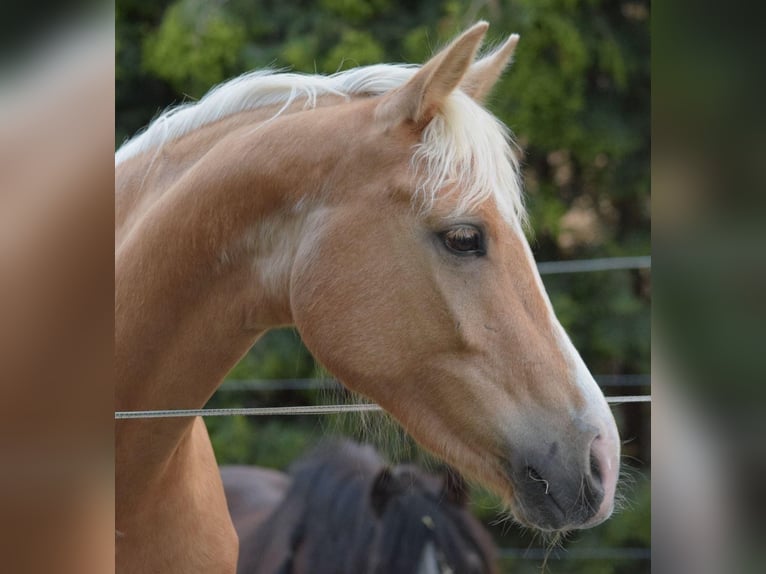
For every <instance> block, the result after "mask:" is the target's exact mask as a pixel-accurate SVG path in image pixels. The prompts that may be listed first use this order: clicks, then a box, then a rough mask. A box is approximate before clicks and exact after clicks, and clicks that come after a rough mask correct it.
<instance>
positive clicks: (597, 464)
mask: <svg viewBox="0 0 766 574" xmlns="http://www.w3.org/2000/svg"><path fill="white" fill-rule="evenodd" d="M600 440H601V435H598V436H596V438H595V439H593V442H592V443H591V447H590V479H591V481H592V482H593V484H594V485H595V486H598V487H602V486H603V479H604V477H603V474H602V469H601V461H600V460H599V458H598V455H597V454H596V448H595V447H596V444H597V443H598V441H600Z"/></svg>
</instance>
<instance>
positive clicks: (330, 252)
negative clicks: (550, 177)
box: [115, 22, 619, 573]
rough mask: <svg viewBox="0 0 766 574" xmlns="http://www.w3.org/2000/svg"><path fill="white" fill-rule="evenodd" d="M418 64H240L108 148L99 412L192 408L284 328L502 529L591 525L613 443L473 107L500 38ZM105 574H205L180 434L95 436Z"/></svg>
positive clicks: (216, 513) (518, 202) (607, 494)
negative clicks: (111, 553) (112, 238)
mask: <svg viewBox="0 0 766 574" xmlns="http://www.w3.org/2000/svg"><path fill="white" fill-rule="evenodd" d="M486 29H487V24H486V23H484V22H482V23H478V24H476V25H474V26H473V27H472V28H470V29H469V30H467V31H466V32H464V33H463V34H462V35H460V36H459V37H458V38H457V39H455V40H454V41H453V42H452V43H451V44H449V45H448V46H447V47H446V48H445V49H444V50H442V51H441V52H440V53H439V54H437V55H436V56H435V57H433V58H432V59H431V60H429V61H428V62H427V63H426V64H424V65H423V66H422V67H420V68H417V67H409V66H392V65H379V66H371V67H367V68H359V69H354V70H350V71H348V72H344V73H340V74H337V75H335V76H331V77H318V76H303V75H297V74H272V73H255V74H249V75H245V76H243V77H240V78H238V79H235V80H232V81H230V82H228V83H225V84H223V85H221V86H219V87H217V88H216V89H214V90H213V91H211V92H210V93H209V94H208V95H207V96H205V97H204V98H203V99H202V100H200V102H198V103H196V104H192V105H188V106H184V107H180V108H177V109H175V110H172V111H170V112H167V113H166V114H165V115H163V116H160V117H159V118H158V119H157V120H156V121H155V122H154V123H153V124H151V125H150V126H149V128H148V129H147V130H146V131H145V132H144V133H143V134H141V135H139V136H137V137H136V138H134V139H133V140H131V141H129V142H128V143H126V144H125V145H124V146H123V147H122V148H121V149H120V150H119V151H118V153H117V156H116V163H117V168H116V193H117V198H116V210H117V213H116V221H117V229H116V248H115V249H116V251H115V258H116V261H115V267H116V269H115V273H116V277H115V322H116V335H115V336H116V351H115V368H116V379H117V380H116V393H115V400H116V406H117V408H118V409H120V410H136V409H164V408H198V407H201V406H202V405H204V404H205V402H206V401H207V400H208V399H209V398H210V396H211V394H212V393H213V392H214V391H215V389H216V387H218V385H219V384H220V383H221V381H222V380H223V378H224V376H225V375H226V373H227V372H228V371H229V369H231V368H232V367H233V366H234V365H235V364H236V362H237V361H238V360H239V359H240V357H242V355H243V354H244V353H245V352H247V350H248V349H249V348H250V347H251V346H252V345H253V342H254V341H255V340H256V339H258V337H259V336H260V335H261V334H262V333H264V331H266V330H268V329H269V328H271V327H275V326H279V325H288V324H293V325H295V326H296V327H297V329H298V331H299V332H300V334H301V336H302V337H303V340H304V342H305V344H306V346H307V347H308V348H309V350H310V351H311V352H312V353H313V354H314V356H315V357H316V358H317V359H318V360H319V361H321V362H322V363H323V364H324V366H325V367H326V368H327V369H328V370H329V371H330V372H332V373H333V374H334V375H335V376H337V377H338V378H339V379H340V380H341V381H342V382H343V383H344V384H345V385H346V386H347V387H349V388H350V389H352V390H354V391H357V392H359V393H361V394H363V395H365V396H368V397H370V398H372V399H373V400H375V401H377V402H378V403H379V404H380V405H381V406H382V407H383V408H384V409H386V410H387V411H388V412H389V413H391V414H392V415H393V416H394V418H396V419H397V420H398V421H399V422H400V423H401V424H402V425H403V426H404V428H405V429H406V430H407V431H408V432H409V433H410V434H411V435H412V436H413V437H414V438H415V439H416V440H417V441H419V442H420V443H421V444H422V445H424V446H425V447H426V448H427V449H429V450H431V451H432V452H434V453H435V454H437V455H439V456H440V457H442V458H443V459H444V460H446V461H447V462H448V463H449V464H451V465H452V466H454V467H456V468H457V469H459V470H460V471H461V472H462V473H464V474H466V475H468V476H470V477H473V478H475V479H477V480H478V481H480V482H482V483H483V484H485V485H487V486H488V487H490V488H492V489H493V490H494V491H495V492H497V493H498V494H500V495H501V496H502V497H503V498H504V500H505V501H506V502H507V504H508V505H509V507H510V510H511V511H512V513H513V515H514V516H515V517H516V519H517V520H518V521H519V522H521V523H523V524H526V525H529V526H532V527H538V528H541V529H545V530H566V529H573V528H587V527H590V526H593V525H595V524H598V523H600V522H601V521H603V520H605V519H606V518H607V517H608V516H609V515H610V513H611V512H612V507H613V499H614V492H615V485H616V482H617V474H618V464H619V439H618V433H617V428H616V425H615V422H614V418H613V416H612V413H611V411H610V409H609V407H608V405H607V403H606V400H605V398H604V396H603V394H602V393H601V391H600V389H599V387H598V386H597V385H596V383H595V381H594V380H593V377H592V376H591V375H590V373H589V372H588V370H587V368H586V367H585V365H584V363H583V361H582V359H581V358H580V356H579V355H578V353H577V351H576V350H575V349H574V347H573V345H572V344H571V342H570V340H569V338H568V337H567V336H566V334H565V333H564V331H563V329H562V327H561V326H560V324H559V322H558V321H557V320H556V318H555V316H554V313H553V310H552V308H551V305H550V302H549V300H548V298H547V296H546V294H545V291H544V289H543V286H542V282H541V281H540V277H539V275H538V273H537V271H536V267H535V263H534V260H533V258H532V255H531V251H530V249H529V245H528V243H527V241H526V239H525V237H524V233H523V219H524V214H523V206H522V199H521V188H520V183H519V175H518V168H517V165H516V162H515V159H514V156H513V154H512V152H511V147H510V143H509V138H508V133H507V130H506V129H505V128H504V127H503V126H502V125H501V124H500V123H499V122H498V120H497V119H495V118H494V117H493V116H492V115H490V114H489V113H488V112H487V111H486V110H485V109H484V108H483V107H482V106H481V104H480V102H481V101H482V99H483V98H484V96H485V95H486V94H487V92H488V91H489V90H490V89H491V87H492V85H493V84H494V83H495V81H496V80H497V78H498V76H499V75H500V73H501V71H502V70H503V68H504V67H505V65H506V64H507V62H508V61H509V59H510V57H511V54H512V52H513V50H514V47H515V45H516V42H517V40H518V37H517V36H511V37H510V38H509V39H508V40H507V41H506V42H505V43H504V44H503V45H502V46H500V47H499V48H498V49H497V50H495V51H494V52H492V53H491V54H489V55H488V56H486V57H484V58H482V59H479V60H477V61H474V59H475V57H476V53H477V50H478V47H479V44H480V43H481V40H482V38H483V36H484V34H485V32H486ZM115 434H116V445H115V448H116V489H117V495H116V499H117V500H116V527H117V530H118V532H119V533H120V536H119V537H118V541H117V564H118V568H119V570H120V571H121V572H141V573H145V572H184V573H189V572H205V573H213V572H227V573H232V572H234V570H235V567H236V559H237V537H236V534H235V531H234V528H233V526H232V524H231V519H230V517H229V514H228V512H227V510H226V500H225V498H224V493H223V487H222V486H221V478H220V475H219V473H218V469H217V466H216V463H215V456H214V454H213V451H212V448H211V445H210V440H209V438H208V435H207V432H206V429H205V425H204V423H203V422H202V420H201V419H184V418H174V419H168V420H146V421H144V420H133V421H121V422H119V423H118V424H117V425H116V431H115Z"/></svg>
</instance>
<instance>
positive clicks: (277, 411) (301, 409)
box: [114, 395, 652, 419]
mask: <svg viewBox="0 0 766 574" xmlns="http://www.w3.org/2000/svg"><path fill="white" fill-rule="evenodd" d="M651 400H652V397H651V395H634V396H625V397H607V398H606V402H608V403H610V404H623V403H648V402H651ZM382 410H383V409H382V408H381V407H380V406H379V405H376V404H374V403H362V404H358V405H309V406H297V407H295V406H293V407H252V408H244V407H243V408H229V409H178V410H173V409H166V410H157V411H117V412H116V413H114V418H115V419H164V418H178V417H230V416H261V417H263V416H296V415H328V414H339V413H359V412H372V411H382Z"/></svg>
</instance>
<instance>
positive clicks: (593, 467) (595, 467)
mask: <svg viewBox="0 0 766 574" xmlns="http://www.w3.org/2000/svg"><path fill="white" fill-rule="evenodd" d="M590 476H591V478H592V479H593V481H594V482H598V483H599V484H601V465H599V463H598V459H597V458H596V455H595V454H593V452H591V453H590Z"/></svg>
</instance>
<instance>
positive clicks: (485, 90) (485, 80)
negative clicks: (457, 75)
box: [460, 34, 519, 102]
mask: <svg viewBox="0 0 766 574" xmlns="http://www.w3.org/2000/svg"><path fill="white" fill-rule="evenodd" d="M518 43H519V35H518V34H512V35H511V36H510V37H509V38H508V39H507V40H506V41H505V43H504V44H503V45H502V46H500V47H499V48H498V49H497V50H495V51H493V52H492V53H491V54H489V55H487V56H485V57H483V58H482V59H481V60H479V61H477V62H474V63H473V64H472V65H471V67H470V68H469V69H468V71H467V72H466V74H465V76H464V77H463V80H462V82H460V89H461V90H463V91H464V92H465V93H466V94H468V95H469V96H471V97H472V98H473V99H474V100H476V101H477V102H483V101H484V100H485V99H486V97H487V95H488V94H489V92H490V91H492V88H493V87H494V86H495V84H496V83H497V80H498V79H499V78H500V74H502V73H503V70H505V68H506V67H507V66H508V64H509V63H510V62H511V58H512V57H513V52H514V51H515V50H516V45H517V44H518Z"/></svg>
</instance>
